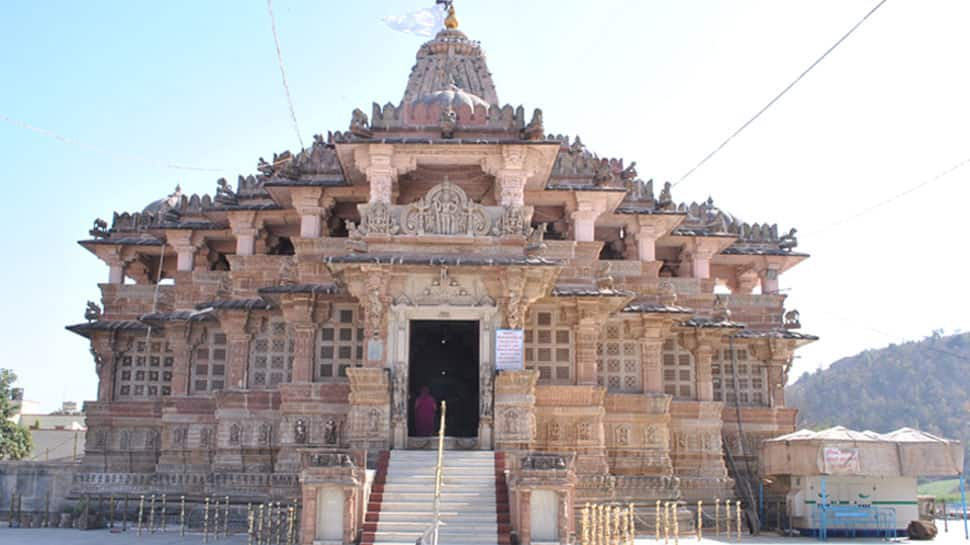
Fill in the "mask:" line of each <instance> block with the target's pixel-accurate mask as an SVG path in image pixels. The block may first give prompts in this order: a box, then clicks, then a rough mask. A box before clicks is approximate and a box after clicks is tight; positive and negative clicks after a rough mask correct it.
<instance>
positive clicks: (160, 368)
mask: <svg viewBox="0 0 970 545" xmlns="http://www.w3.org/2000/svg"><path fill="white" fill-rule="evenodd" d="M118 358H119V362H118V370H117V375H116V376H117V390H116V393H117V397H118V399H150V398H155V397H160V396H167V395H171V394H172V368H173V367H174V366H175V354H173V353H172V349H171V347H170V346H169V345H168V343H167V342H166V341H165V339H162V338H158V337H156V338H148V337H139V338H136V339H134V340H133V341H132V343H131V348H130V349H129V350H128V351H126V352H122V353H121V354H119V355H118Z"/></svg>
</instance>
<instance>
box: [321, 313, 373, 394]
mask: <svg viewBox="0 0 970 545" xmlns="http://www.w3.org/2000/svg"><path fill="white" fill-rule="evenodd" d="M359 317H360V314H359V312H358V310H357V309H356V308H353V307H337V308H335V309H334V311H333V315H332V316H331V318H330V321H328V322H327V323H325V324H323V325H322V326H320V330H319V332H318V333H317V349H316V365H314V377H313V378H314V380H316V381H328V380H334V379H337V378H344V377H346V376H347V368H348V367H360V366H361V365H362V364H363V361H364V330H363V328H361V327H359V326H360V323H359V321H358V319H359Z"/></svg>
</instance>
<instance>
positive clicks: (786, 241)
mask: <svg viewBox="0 0 970 545" xmlns="http://www.w3.org/2000/svg"><path fill="white" fill-rule="evenodd" d="M797 232H798V229H795V228H794V227H792V228H791V230H790V231H788V233H786V234H784V235H782V236H781V238H780V239H779V240H778V247H779V248H780V249H782V250H785V251H786V252H790V251H792V250H793V249H795V247H796V246H798V239H797V238H795V233H797Z"/></svg>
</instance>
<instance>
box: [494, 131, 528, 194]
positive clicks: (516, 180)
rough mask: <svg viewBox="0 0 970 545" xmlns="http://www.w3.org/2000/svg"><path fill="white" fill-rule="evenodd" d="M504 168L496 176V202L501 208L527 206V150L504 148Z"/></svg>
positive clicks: (516, 147) (517, 147) (513, 147)
mask: <svg viewBox="0 0 970 545" xmlns="http://www.w3.org/2000/svg"><path fill="white" fill-rule="evenodd" d="M502 160H503V167H502V168H501V169H499V171H498V173H497V174H496V176H495V179H496V182H497V183H496V187H495V191H496V195H495V200H496V201H497V202H498V204H499V206H508V207H511V208H518V207H520V206H523V205H524V204H525V196H524V195H525V182H526V180H527V179H528V175H529V173H528V172H527V171H526V170H525V149H524V148H523V147H521V146H502Z"/></svg>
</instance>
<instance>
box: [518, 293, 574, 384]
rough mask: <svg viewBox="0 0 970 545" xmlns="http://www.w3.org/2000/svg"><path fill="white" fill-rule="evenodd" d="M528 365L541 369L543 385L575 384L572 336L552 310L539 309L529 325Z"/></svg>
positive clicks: (527, 343)
mask: <svg viewBox="0 0 970 545" xmlns="http://www.w3.org/2000/svg"><path fill="white" fill-rule="evenodd" d="M524 336H525V365H526V367H528V368H529V369H535V370H537V371H539V382H540V383H542V384H572V379H573V335H572V331H571V330H570V329H569V326H568V325H566V324H562V323H559V315H558V313H557V312H554V311H552V310H536V311H533V312H532V313H531V316H530V320H529V321H528V322H527V324H526V329H525V332H524Z"/></svg>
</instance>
